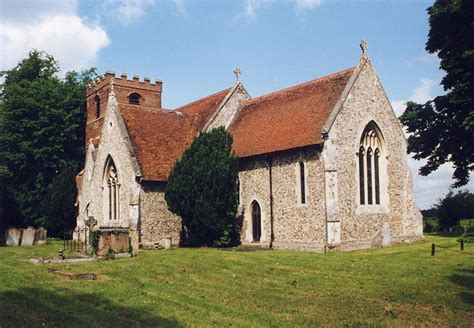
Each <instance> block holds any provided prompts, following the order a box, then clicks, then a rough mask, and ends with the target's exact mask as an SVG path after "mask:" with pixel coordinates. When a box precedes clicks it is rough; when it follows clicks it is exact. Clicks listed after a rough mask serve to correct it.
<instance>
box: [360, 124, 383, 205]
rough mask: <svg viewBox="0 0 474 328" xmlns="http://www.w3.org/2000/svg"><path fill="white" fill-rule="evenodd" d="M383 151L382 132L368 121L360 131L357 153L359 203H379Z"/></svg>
mask: <svg viewBox="0 0 474 328" xmlns="http://www.w3.org/2000/svg"><path fill="white" fill-rule="evenodd" d="M383 153H384V147H383V138H382V134H381V132H380V130H379V128H378V126H377V125H376V124H375V122H373V121H372V122H370V123H369V124H367V126H366V127H365V129H364V131H363V132H362V136H361V139H360V145H359V152H358V154H357V163H358V177H359V181H358V182H359V183H358V185H359V203H360V204H361V205H380V202H381V190H382V182H381V179H382V178H383V176H382V175H381V172H384V171H383V170H382V167H381V163H382V162H383V163H386V162H385V161H383V159H382V154H383Z"/></svg>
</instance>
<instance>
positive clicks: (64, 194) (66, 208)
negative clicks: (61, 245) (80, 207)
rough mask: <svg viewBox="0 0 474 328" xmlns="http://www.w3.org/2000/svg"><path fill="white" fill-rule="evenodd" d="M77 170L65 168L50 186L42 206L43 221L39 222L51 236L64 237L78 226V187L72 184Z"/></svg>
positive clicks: (69, 167)
mask: <svg viewBox="0 0 474 328" xmlns="http://www.w3.org/2000/svg"><path fill="white" fill-rule="evenodd" d="M76 172H77V170H75V169H74V168H73V167H71V166H65V167H64V168H62V170H61V172H60V173H59V174H58V175H56V176H55V177H54V179H53V181H52V182H51V184H50V185H49V186H48V189H47V192H46V196H45V197H44V201H43V204H42V210H43V221H39V222H37V223H38V224H39V225H40V226H43V227H46V228H47V229H48V234H49V235H51V236H57V237H62V233H63V232H64V231H67V230H72V229H74V226H75V225H76V207H75V202H76V187H75V185H74V184H73V183H72V181H74V179H75V176H76Z"/></svg>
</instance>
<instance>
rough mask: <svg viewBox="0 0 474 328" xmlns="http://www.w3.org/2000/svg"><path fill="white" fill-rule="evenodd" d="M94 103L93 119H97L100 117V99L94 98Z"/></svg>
mask: <svg viewBox="0 0 474 328" xmlns="http://www.w3.org/2000/svg"><path fill="white" fill-rule="evenodd" d="M94 103H95V118H96V119H97V118H99V117H100V97H99V96H95V97H94Z"/></svg>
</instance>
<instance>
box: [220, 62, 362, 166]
mask: <svg viewBox="0 0 474 328" xmlns="http://www.w3.org/2000/svg"><path fill="white" fill-rule="evenodd" d="M354 69H355V68H350V69H347V70H345V71H341V72H338V73H335V74H331V75H328V76H325V77H322V78H319V79H316V80H312V81H309V82H306V83H303V84H299V85H296V86H294V87H290V88H287V89H283V90H280V91H277V92H274V93H270V94H268V95H265V96H262V97H258V98H254V99H250V100H248V101H246V102H245V104H244V105H243V107H242V108H241V110H240V111H239V112H238V114H237V116H236V118H235V119H234V122H233V123H232V124H231V126H230V127H229V131H230V132H231V133H232V135H233V138H234V144H233V148H234V151H235V153H236V154H237V155H238V156H239V157H248V156H254V155H259V154H265V153H271V152H275V151H281V150H286V149H291V148H296V147H303V146H307V145H312V144H317V143H320V142H321V130H322V128H323V126H324V124H325V123H326V120H327V119H328V116H329V114H330V113H331V110H332V109H333V108H334V106H335V104H336V103H337V101H338V100H339V97H340V96H341V93H342V91H343V90H344V87H345V86H346V84H347V83H348V81H349V79H350V77H351V75H352V73H353V72H354Z"/></svg>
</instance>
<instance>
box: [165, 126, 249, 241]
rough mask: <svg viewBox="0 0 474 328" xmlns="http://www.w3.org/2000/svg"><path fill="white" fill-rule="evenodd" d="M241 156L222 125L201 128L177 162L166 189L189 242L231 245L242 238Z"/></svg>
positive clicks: (184, 235)
mask: <svg viewBox="0 0 474 328" xmlns="http://www.w3.org/2000/svg"><path fill="white" fill-rule="evenodd" d="M237 172H238V159H237V157H236V156H234V155H233V153H232V136H231V135H230V134H229V133H228V132H227V131H226V130H225V129H224V128H223V127H220V128H217V129H213V130H211V131H210V132H202V133H201V134H200V135H199V136H197V137H195V138H194V141H193V143H192V145H191V146H190V147H189V148H188V149H187V150H186V151H185V152H184V154H183V156H182V158H181V159H180V160H178V161H177V162H176V163H175V166H174V168H173V170H172V171H171V173H170V176H169V179H168V184H167V186H166V191H165V199H166V202H167V204H168V207H169V209H170V211H171V212H173V213H175V214H177V215H179V216H181V218H182V220H183V221H182V222H183V230H182V233H181V235H182V238H181V240H182V242H183V244H185V245H188V246H203V245H205V246H229V245H232V244H235V243H237V242H238V240H239V235H240V226H239V224H238V223H237V218H236V214H237V201H238V195H237Z"/></svg>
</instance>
